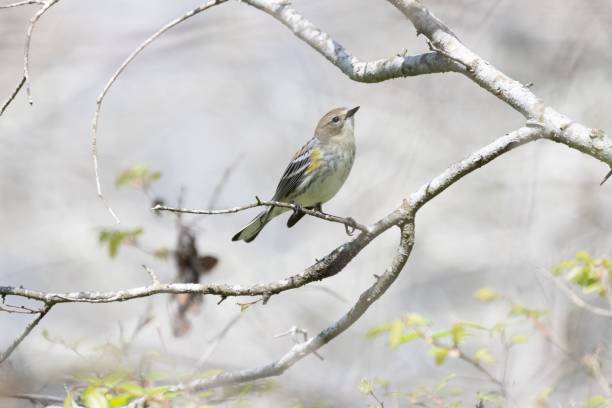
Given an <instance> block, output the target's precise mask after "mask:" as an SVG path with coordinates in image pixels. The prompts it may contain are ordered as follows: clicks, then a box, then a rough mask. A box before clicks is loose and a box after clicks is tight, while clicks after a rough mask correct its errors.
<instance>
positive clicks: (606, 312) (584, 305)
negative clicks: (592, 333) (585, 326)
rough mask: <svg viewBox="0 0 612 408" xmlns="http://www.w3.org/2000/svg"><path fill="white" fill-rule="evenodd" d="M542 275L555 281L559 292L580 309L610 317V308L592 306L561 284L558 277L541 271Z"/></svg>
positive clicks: (611, 314)
mask: <svg viewBox="0 0 612 408" xmlns="http://www.w3.org/2000/svg"><path fill="white" fill-rule="evenodd" d="M543 275H545V276H546V277H548V278H549V279H551V280H552V281H553V282H554V283H555V285H556V286H557V288H559V290H560V291H561V293H563V294H564V295H565V296H567V298H568V299H569V300H570V301H571V302H572V303H573V304H574V305H576V306H578V307H579V308H581V309H585V310H587V311H589V312H590V313H593V314H594V315H597V316H602V317H607V318H612V310H606V309H602V308H599V307H597V306H593V305H591V304H589V303H587V302H586V301H585V300H584V299H582V298H581V297H580V296H578V295H577V294H575V293H574V291H572V290H571V289H570V288H569V287H567V285H565V284H563V282H561V280H560V279H558V278H555V277H554V276H551V275H550V274H549V273H543Z"/></svg>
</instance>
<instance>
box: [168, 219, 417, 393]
mask: <svg viewBox="0 0 612 408" xmlns="http://www.w3.org/2000/svg"><path fill="white" fill-rule="evenodd" d="M413 244H414V221H413V220H409V221H407V222H406V223H405V224H403V225H402V227H401V238H400V244H399V245H398V248H397V250H396V253H395V256H394V257H393V261H392V263H391V266H390V267H389V268H388V269H387V270H386V271H385V273H383V274H382V275H381V276H379V277H378V278H377V280H376V282H375V283H374V284H373V285H372V286H370V287H369V288H368V289H367V290H366V291H364V292H363V293H362V294H361V296H359V299H358V300H357V302H356V303H355V305H354V306H353V307H352V308H351V309H350V310H349V311H348V312H347V313H346V314H345V315H344V316H342V317H341V318H340V319H339V320H338V321H337V322H335V323H334V324H333V325H331V326H329V327H327V328H326V329H324V330H322V331H321V332H320V333H319V334H318V335H317V336H315V337H313V338H312V339H310V340H308V341H305V342H304V343H301V344H298V345H296V346H294V347H293V348H292V349H291V350H290V351H289V352H287V353H286V354H285V355H283V356H282V357H281V358H279V359H278V360H276V361H274V362H273V363H270V364H268V365H266V366H263V367H260V368H255V369H249V370H241V371H236V372H229V373H221V374H218V375H216V376H214V377H212V378H209V379H204V380H195V381H192V382H190V383H187V384H180V385H177V386H175V387H173V391H184V390H189V391H201V390H206V389H210V388H215V387H220V386H223V385H229V384H236V383H242V382H247V381H253V380H257V379H261V378H267V377H273V376H278V375H281V374H282V373H284V372H285V371H286V370H287V369H288V368H290V367H291V366H293V365H294V364H295V363H297V362H298V361H300V360H301V359H303V358H304V357H306V356H308V355H309V354H312V353H314V352H315V351H317V350H318V349H320V348H321V347H322V346H324V345H325V344H327V343H329V342H330V341H331V340H333V339H334V338H336V337H337V336H338V335H340V334H341V333H342V332H344V331H345V330H346V329H348V328H349V327H351V326H352V325H353V323H355V322H356V321H357V320H358V319H359V318H360V317H361V316H362V315H363V314H364V313H365V312H366V310H368V308H369V307H370V306H371V305H372V303H374V302H376V301H377V300H378V299H379V298H380V297H381V296H382V295H383V294H384V293H385V292H386V290H387V289H388V288H389V287H390V286H391V285H392V284H393V282H394V281H395V279H397V277H398V276H399V274H400V272H401V271H402V269H403V268H404V265H405V264H406V261H407V260H408V257H409V256H410V251H411V250H412V246H413Z"/></svg>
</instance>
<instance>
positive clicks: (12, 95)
mask: <svg viewBox="0 0 612 408" xmlns="http://www.w3.org/2000/svg"><path fill="white" fill-rule="evenodd" d="M25 81H26V78H25V77H24V76H22V77H21V81H19V83H18V84H17V87H16V88H15V90H14V91H13V93H12V94H11V96H9V97H8V99H7V100H6V102H4V104H3V105H2V108H1V109H0V116H2V114H3V113H4V111H5V110H6V108H8V106H9V105H10V104H11V102H13V99H15V97H16V96H17V94H18V93H19V91H20V90H21V88H23V85H24V84H25ZM602 184H603V183H602Z"/></svg>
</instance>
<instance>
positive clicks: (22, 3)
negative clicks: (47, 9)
mask: <svg viewBox="0 0 612 408" xmlns="http://www.w3.org/2000/svg"><path fill="white" fill-rule="evenodd" d="M30 4H41V5H42V4H44V2H43V1H42V0H24V1H18V2H16V3H9V4H3V5H0V9H7V8H12V7H19V6H27V5H30Z"/></svg>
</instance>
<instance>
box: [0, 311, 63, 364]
mask: <svg viewBox="0 0 612 408" xmlns="http://www.w3.org/2000/svg"><path fill="white" fill-rule="evenodd" d="M52 306H53V305H51V304H46V305H45V306H44V307H43V308H42V309H41V311H40V313H39V314H38V317H36V319H34V320H32V321H31V322H30V323H28V325H27V326H26V327H25V329H23V331H22V332H21V334H20V335H19V337H17V338H16V339H15V340H14V341H13V342H12V343H11V345H10V346H8V348H7V349H6V350H4V351H3V352H2V353H0V364H2V363H3V362H4V360H6V359H7V358H9V356H10V355H11V354H12V353H13V351H15V349H16V348H17V346H19V344H21V342H22V341H23V339H25V338H26V337H27V335H28V334H30V332H31V331H32V329H34V327H36V325H37V324H38V323H40V321H41V320H42V319H43V317H45V315H46V314H47V313H49V310H51V307H52Z"/></svg>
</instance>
